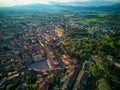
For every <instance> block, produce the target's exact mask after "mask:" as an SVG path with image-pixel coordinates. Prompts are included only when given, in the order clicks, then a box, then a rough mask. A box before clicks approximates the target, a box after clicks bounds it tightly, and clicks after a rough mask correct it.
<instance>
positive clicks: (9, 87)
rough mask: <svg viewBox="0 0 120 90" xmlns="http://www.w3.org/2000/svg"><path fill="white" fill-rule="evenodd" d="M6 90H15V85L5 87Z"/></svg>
mask: <svg viewBox="0 0 120 90" xmlns="http://www.w3.org/2000/svg"><path fill="white" fill-rule="evenodd" d="M6 90H15V85H14V84H9V85H8V86H7V87H6Z"/></svg>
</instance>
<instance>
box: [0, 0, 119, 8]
mask: <svg viewBox="0 0 120 90" xmlns="http://www.w3.org/2000/svg"><path fill="white" fill-rule="evenodd" d="M117 3H120V1H119V0H64V1H63V0H59V1H57V0H42V1H41V0H34V1H33V0H27V1H24V0H7V1H3V0H0V7H11V6H16V5H30V4H46V5H52V4H53V5H54V4H57V5H70V6H107V5H113V4H117Z"/></svg>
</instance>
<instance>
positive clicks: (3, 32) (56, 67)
mask: <svg viewBox="0 0 120 90" xmlns="http://www.w3.org/2000/svg"><path fill="white" fill-rule="evenodd" d="M0 12H2V13H1V15H0V90H118V89H119V88H120V87H119V84H120V78H119V75H120V72H119V71H120V49H119V47H120V37H119V35H120V31H119V29H120V16H119V14H120V12H119V11H113V10H111V11H103V10H98V11H96V10H83V11H82V10H79V9H58V10H56V9H55V10H51V9H50V10H49V9H45V10H44V9H43V10H41V9H40V10H39V9H36V10H35V9H30V10H27V9H25V10H24V9H23V10H22V9H18V10H17V9H13V8H11V9H4V8H0ZM114 30H115V31H114ZM111 38H112V39H111ZM111 50H113V51H111ZM112 67H113V68H112ZM115 72H117V73H115ZM112 74H113V75H112ZM110 78H111V79H110ZM113 79H114V80H113ZM101 83H103V84H105V86H104V85H103V86H101V87H100V85H101ZM114 84H115V86H113V85H114ZM99 88H101V89H99ZM102 88H103V89H102Z"/></svg>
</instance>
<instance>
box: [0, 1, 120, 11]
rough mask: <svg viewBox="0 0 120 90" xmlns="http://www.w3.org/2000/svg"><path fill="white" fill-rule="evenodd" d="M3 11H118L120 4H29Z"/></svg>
mask: <svg viewBox="0 0 120 90" xmlns="http://www.w3.org/2000/svg"><path fill="white" fill-rule="evenodd" d="M1 8H4V9H33V10H35V9H40V10H42V9H56V10H63V9H64V10H65V9H71V10H120V3H118V4H114V5H107V6H72V5H64V4H63V5H59V4H29V5H17V6H11V7H1Z"/></svg>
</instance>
